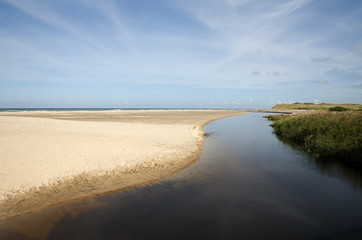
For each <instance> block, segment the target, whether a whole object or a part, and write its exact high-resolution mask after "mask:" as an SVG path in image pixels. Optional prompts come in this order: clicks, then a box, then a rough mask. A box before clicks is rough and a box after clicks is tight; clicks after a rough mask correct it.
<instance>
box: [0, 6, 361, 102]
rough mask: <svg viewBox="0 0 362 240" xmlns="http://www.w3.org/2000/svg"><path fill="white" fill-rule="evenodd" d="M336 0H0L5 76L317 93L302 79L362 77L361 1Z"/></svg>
mask: <svg viewBox="0 0 362 240" xmlns="http://www.w3.org/2000/svg"><path fill="white" fill-rule="evenodd" d="M331 1H333V3H331V2H329V3H326V2H323V1H312V0H291V1H288V0H275V1H264V0H198V1H193V0H172V1H156V2H152V3H151V2H149V1H145V2H138V1H127V2H125V1H115V0H105V1H102V2H100V1H96V0H89V1H88V0H75V1H40V0H34V1H31V2H30V1H21V0H4V1H3V2H2V4H7V6H11V7H12V8H11V7H9V8H8V9H9V10H8V11H13V12H11V13H10V14H3V16H8V18H9V19H7V21H1V22H0V29H1V30H0V52H1V56H0V66H1V67H0V83H1V82H4V81H19V82H21V81H23V82H24V81H28V82H32V81H43V82H57V83H69V82H77V83H90V82H91V83H96V84H99V85H102V84H108V83H110V82H111V83H117V84H119V86H121V85H123V84H125V85H130V84H134V85H135V86H140V85H147V86H150V85H160V86H161V85H162V86H167V87H169V88H170V89H171V88H178V87H185V88H189V87H190V88H202V89H210V91H217V90H220V89H222V90H223V91H224V90H225V91H226V90H228V91H236V90H237V91H243V90H248V91H250V90H260V91H267V90H268V91H270V92H273V91H278V90H280V91H281V90H285V89H287V91H284V92H288V93H289V92H290V93H291V97H293V94H292V92H293V91H294V92H295V93H296V95H298V94H300V95H303V94H305V95H311V93H310V92H302V91H300V89H301V88H302V86H304V85H303V84H305V88H308V87H309V86H311V83H314V85H315V86H318V87H320V88H324V90H326V91H327V90H328V89H333V87H336V83H340V82H344V81H348V79H351V78H356V76H361V75H362V63H361V57H362V44H361V39H360V34H359V33H360V32H361V27H360V24H358V23H359V22H361V21H362V3H357V2H353V3H350V4H346V3H342V2H341V1H336V0H331ZM326 5H328V6H329V7H330V8H335V9H334V10H336V11H328V12H327V11H326ZM14 9H16V10H14ZM337 9H338V11H337ZM19 10H20V11H19ZM1 11H2V9H1V8H0V14H2V12H1ZM3 11H5V10H3ZM10 18H12V19H10ZM316 79H323V80H320V81H319V83H320V84H325V83H327V82H328V84H325V85H324V86H322V85H317V84H316V83H318V80H316ZM323 81H326V82H323ZM293 82H294V83H296V84H294V85H293V84H292V83H293ZM283 83H285V84H283ZM350 85H351V84H350ZM175 86H176V87H175ZM165 88H166V87H165ZM119 91H122V89H121V87H120V89H119ZM170 91H171V90H170ZM355 91H357V90H355ZM253 93H255V92H253ZM323 94H324V93H323ZM361 94H362V93H361ZM330 96H332V95H330ZM249 98H253V99H254V100H255V102H257V101H258V99H256V97H252V96H248V97H247V98H246V99H249ZM228 101H229V102H231V100H228ZM270 101H274V102H275V101H276V99H269V100H268V102H270Z"/></svg>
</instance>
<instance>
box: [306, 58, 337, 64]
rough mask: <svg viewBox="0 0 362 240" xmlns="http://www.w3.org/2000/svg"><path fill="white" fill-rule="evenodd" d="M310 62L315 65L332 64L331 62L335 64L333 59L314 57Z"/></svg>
mask: <svg viewBox="0 0 362 240" xmlns="http://www.w3.org/2000/svg"><path fill="white" fill-rule="evenodd" d="M310 60H311V61H312V62H313V63H331V62H335V60H334V58H333V57H312V58H311V59H310Z"/></svg>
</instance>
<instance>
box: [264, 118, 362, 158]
mask: <svg viewBox="0 0 362 240" xmlns="http://www.w3.org/2000/svg"><path fill="white" fill-rule="evenodd" d="M282 116H283V117H275V116H272V118H269V119H270V120H272V121H275V122H274V123H273V124H272V125H271V126H272V127H273V128H274V132H275V134H276V135H278V136H280V137H282V138H286V139H289V140H291V141H293V142H295V143H297V144H298V145H299V146H301V147H302V148H304V149H305V150H307V151H310V152H313V153H315V154H317V155H318V156H321V157H336V158H337V159H339V160H343V161H346V162H350V163H353V164H358V165H362V112H360V111H354V112H353V111H347V112H346V111H343V112H322V113H315V114H306V115H293V116H287V115H282Z"/></svg>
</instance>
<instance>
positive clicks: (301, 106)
mask: <svg viewBox="0 0 362 240" xmlns="http://www.w3.org/2000/svg"><path fill="white" fill-rule="evenodd" d="M273 109H274V110H330V111H338V109H339V110H340V109H343V110H349V111H362V105H361V104H329V103H321V104H313V103H293V104H277V105H275V106H274V107H273ZM343 110H342V111H343Z"/></svg>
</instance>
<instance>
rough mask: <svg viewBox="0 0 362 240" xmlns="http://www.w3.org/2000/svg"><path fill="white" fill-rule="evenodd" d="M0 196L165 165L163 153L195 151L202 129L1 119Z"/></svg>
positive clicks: (186, 126) (32, 119) (173, 126)
mask: <svg viewBox="0 0 362 240" xmlns="http://www.w3.org/2000/svg"><path fill="white" fill-rule="evenodd" d="M0 134H1V136H2V137H1V138H0V156H1V158H0V166H1V167H0V182H1V185H0V199H3V198H4V197H5V196H6V194H9V193H11V192H19V191H22V192H24V191H25V190H29V189H30V188H31V187H34V186H35V187H39V186H42V185H43V184H53V183H54V182H56V180H59V179H64V178H68V177H71V176H74V175H77V174H81V173H84V172H91V171H109V170H112V169H114V168H117V167H119V168H122V169H123V171H125V172H126V171H130V170H135V169H137V168H138V167H139V166H144V167H148V166H155V165H157V164H162V160H163V159H160V156H159V155H160V153H162V154H170V155H171V154H175V155H176V154H179V152H180V151H188V152H190V151H196V150H197V146H198V144H197V142H200V141H202V136H201V135H200V130H199V129H198V128H194V127H193V126H190V125H159V124H158V125H157V124H132V123H104V122H79V121H62V120H53V119H37V118H20V117H1V118H0Z"/></svg>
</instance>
